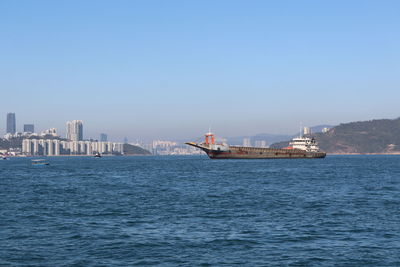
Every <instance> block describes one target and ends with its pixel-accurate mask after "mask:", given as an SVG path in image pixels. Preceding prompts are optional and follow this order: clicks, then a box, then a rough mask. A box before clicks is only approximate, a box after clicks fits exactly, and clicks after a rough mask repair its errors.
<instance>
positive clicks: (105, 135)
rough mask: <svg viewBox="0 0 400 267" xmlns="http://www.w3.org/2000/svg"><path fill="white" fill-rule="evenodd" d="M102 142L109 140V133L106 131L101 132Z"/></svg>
mask: <svg viewBox="0 0 400 267" xmlns="http://www.w3.org/2000/svg"><path fill="white" fill-rule="evenodd" d="M100 142H107V134H105V133H101V134H100Z"/></svg>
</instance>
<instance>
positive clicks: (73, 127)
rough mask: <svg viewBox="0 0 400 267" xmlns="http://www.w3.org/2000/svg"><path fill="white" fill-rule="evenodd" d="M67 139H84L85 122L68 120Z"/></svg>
mask: <svg viewBox="0 0 400 267" xmlns="http://www.w3.org/2000/svg"><path fill="white" fill-rule="evenodd" d="M67 139H68V140H72V141H82V140H83V122H82V121H80V120H73V121H67Z"/></svg>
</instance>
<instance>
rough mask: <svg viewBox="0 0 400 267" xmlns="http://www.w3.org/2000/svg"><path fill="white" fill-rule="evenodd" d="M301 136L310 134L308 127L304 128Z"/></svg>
mask: <svg viewBox="0 0 400 267" xmlns="http://www.w3.org/2000/svg"><path fill="white" fill-rule="evenodd" d="M303 134H304V135H308V134H311V128H310V127H304V128H303Z"/></svg>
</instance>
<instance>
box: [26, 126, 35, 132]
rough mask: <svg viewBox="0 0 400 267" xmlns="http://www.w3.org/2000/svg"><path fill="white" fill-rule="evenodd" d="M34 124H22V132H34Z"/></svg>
mask: <svg viewBox="0 0 400 267" xmlns="http://www.w3.org/2000/svg"><path fill="white" fill-rule="evenodd" d="M34 132H35V126H34V125H33V124H24V133H34Z"/></svg>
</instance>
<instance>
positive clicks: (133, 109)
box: [0, 0, 400, 141]
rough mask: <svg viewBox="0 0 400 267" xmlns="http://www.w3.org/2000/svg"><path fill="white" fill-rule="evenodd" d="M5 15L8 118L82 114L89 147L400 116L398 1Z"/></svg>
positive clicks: (136, 5) (65, 7) (90, 6)
mask: <svg viewBox="0 0 400 267" xmlns="http://www.w3.org/2000/svg"><path fill="white" fill-rule="evenodd" d="M0 7H1V8H2V10H6V12H4V14H3V15H2V16H1V17H0V23H2V25H5V27H2V29H0V33H1V34H2V36H4V38H3V39H4V40H3V42H1V43H0V51H1V52H2V55H3V56H2V63H1V64H0V71H1V72H2V74H3V75H2V77H1V78H0V88H1V89H0V90H1V91H0V93H1V95H2V99H6V100H7V101H3V102H2V105H1V107H0V114H6V113H8V112H14V113H16V114H17V129H16V130H17V131H22V127H23V124H34V125H35V128H36V131H41V130H45V129H49V128H57V129H58V130H59V132H60V134H62V135H65V134H66V133H65V125H64V123H65V122H66V121H68V120H70V119H71V118H79V119H81V120H83V121H85V137H87V138H90V137H91V138H99V134H100V133H107V134H108V136H109V139H112V140H114V141H121V140H123V139H124V137H125V136H126V137H127V138H128V139H129V140H137V139H149V140H152V139H158V138H159V139H167V140H171V139H173V140H174V139H182V140H183V139H192V138H193V137H198V136H201V135H202V134H203V133H204V132H206V131H207V129H208V128H209V126H211V127H212V130H213V131H214V132H215V133H216V134H217V135H218V136H221V137H229V136H246V135H254V134H258V133H272V134H293V133H296V132H298V130H297V129H298V125H299V123H300V122H302V123H303V124H304V125H308V126H314V125H320V124H327V125H337V124H339V123H346V122H351V121H363V120H370V119H381V118H397V117H399V116H400V114H399V113H398V110H397V99H398V98H399V97H400V90H398V87H399V84H400V76H399V75H398V71H399V69H400V63H399V62H400V53H399V51H398V47H399V45H400V36H399V35H398V34H397V33H398V28H399V27H400V17H399V16H398V14H397V10H399V7H400V3H399V2H398V1H389V0H385V1H379V2H377V1H351V2H348V1H336V2H332V3H322V2H321V3H320V2H315V1H302V2H294V1H293V2H290V4H288V3H285V2H269V1H253V2H252V3H251V4H248V3H245V2H244V1H243V2H240V1H218V2H212V1H204V2H201V3H194V2H182V1H168V2H162V1H155V2H152V1H150V2H128V1H127V2H118V3H111V2H98V1H96V2H95V1H85V2H78V1H71V2H68V3H53V2H51V1H41V2H35V3H33V2H32V3H30V2H26V3H24V4H23V5H21V4H18V3H14V2H12V1H3V2H1V3H0ZM93 10H95V12H93ZM337 18H340V19H337ZM5 119H6V118H5V117H4V116H0V132H5V131H6V129H5V128H4V127H5V124H6V121H5Z"/></svg>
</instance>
